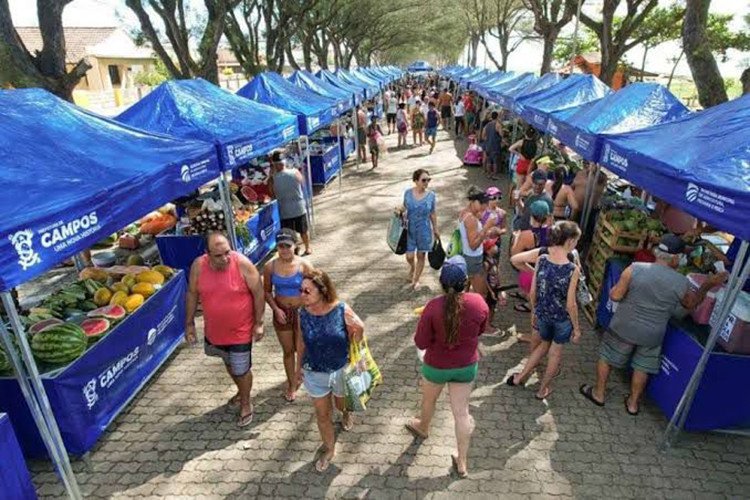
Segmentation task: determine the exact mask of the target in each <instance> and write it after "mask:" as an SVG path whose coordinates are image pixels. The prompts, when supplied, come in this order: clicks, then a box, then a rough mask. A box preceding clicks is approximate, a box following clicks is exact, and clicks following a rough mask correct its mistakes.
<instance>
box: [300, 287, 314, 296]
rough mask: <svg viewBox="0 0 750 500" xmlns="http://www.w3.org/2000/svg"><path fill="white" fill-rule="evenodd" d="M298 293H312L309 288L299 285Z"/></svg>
mask: <svg viewBox="0 0 750 500" xmlns="http://www.w3.org/2000/svg"><path fill="white" fill-rule="evenodd" d="M299 293H301V294H302V295H310V294H312V290H310V289H309V288H305V287H303V286H301V287H299Z"/></svg>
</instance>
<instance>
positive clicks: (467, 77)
mask: <svg viewBox="0 0 750 500" xmlns="http://www.w3.org/2000/svg"><path fill="white" fill-rule="evenodd" d="M486 71H487V70H486V69H484V68H470V69H469V71H467V72H465V73H462V74H460V75H458V83H459V84H460V85H461V86H465V85H468V83H469V82H470V81H471V80H473V79H475V78H477V77H478V76H480V75H483V74H485V73H486Z"/></svg>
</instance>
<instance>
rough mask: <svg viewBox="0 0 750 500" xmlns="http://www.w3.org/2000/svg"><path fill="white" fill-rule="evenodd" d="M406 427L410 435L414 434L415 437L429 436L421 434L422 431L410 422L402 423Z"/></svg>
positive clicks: (423, 437) (425, 437) (424, 437)
mask: <svg viewBox="0 0 750 500" xmlns="http://www.w3.org/2000/svg"><path fill="white" fill-rule="evenodd" d="M404 427H406V430H407V431H409V432H410V433H411V435H412V436H414V437H415V438H417V439H427V438H428V437H429V436H428V435H427V434H422V432H421V431H420V430H419V429H417V428H416V427H414V425H412V424H411V423H408V424H406V425H404Z"/></svg>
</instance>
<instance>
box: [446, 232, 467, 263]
mask: <svg viewBox="0 0 750 500" xmlns="http://www.w3.org/2000/svg"><path fill="white" fill-rule="evenodd" d="M462 253H463V248H462V245H461V230H460V229H455V230H454V231H453V233H452V234H451V239H450V241H449V242H448V248H447V250H446V257H448V258H449V259H450V258H451V257H455V256H456V255H461V254H462Z"/></svg>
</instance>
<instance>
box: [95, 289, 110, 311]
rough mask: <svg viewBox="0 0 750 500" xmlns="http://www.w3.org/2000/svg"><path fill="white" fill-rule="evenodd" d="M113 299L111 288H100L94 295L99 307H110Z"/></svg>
mask: <svg viewBox="0 0 750 500" xmlns="http://www.w3.org/2000/svg"><path fill="white" fill-rule="evenodd" d="M111 299H112V292H111V291H110V290H109V288H100V289H99V290H97V291H96V293H94V304H96V305H97V306H99V307H101V306H106V305H108V304H109V301H110V300H111Z"/></svg>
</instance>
